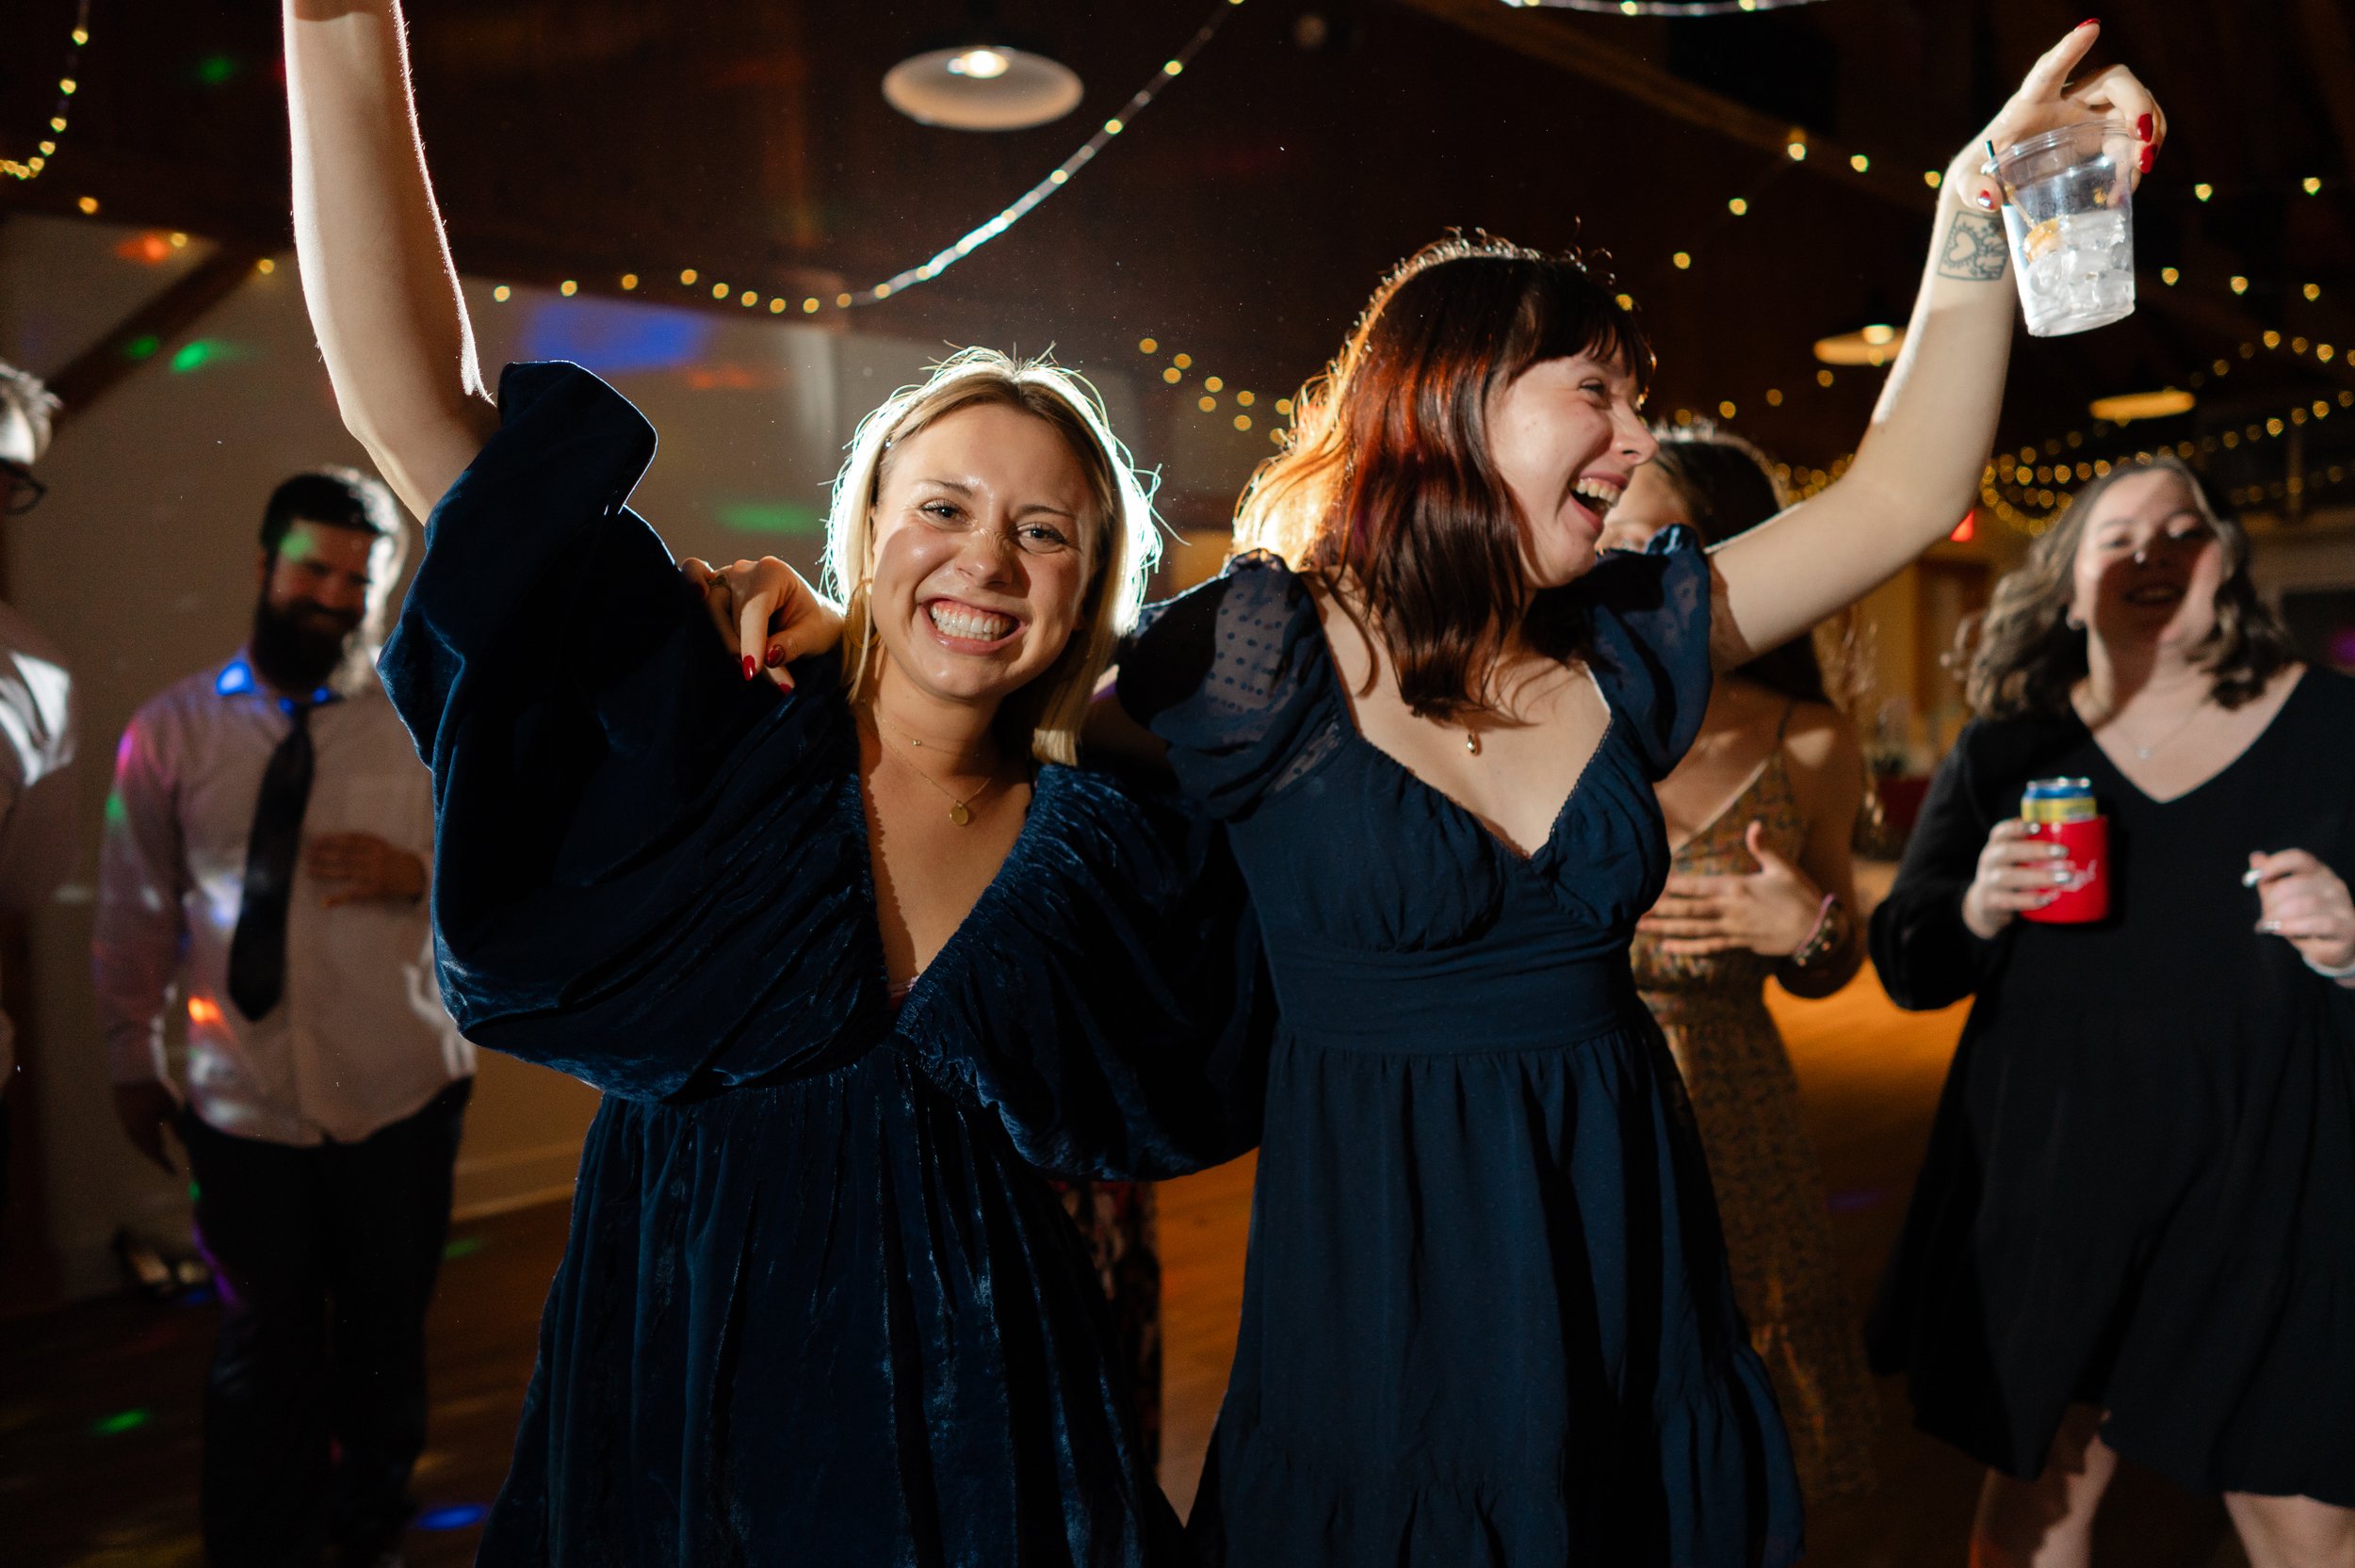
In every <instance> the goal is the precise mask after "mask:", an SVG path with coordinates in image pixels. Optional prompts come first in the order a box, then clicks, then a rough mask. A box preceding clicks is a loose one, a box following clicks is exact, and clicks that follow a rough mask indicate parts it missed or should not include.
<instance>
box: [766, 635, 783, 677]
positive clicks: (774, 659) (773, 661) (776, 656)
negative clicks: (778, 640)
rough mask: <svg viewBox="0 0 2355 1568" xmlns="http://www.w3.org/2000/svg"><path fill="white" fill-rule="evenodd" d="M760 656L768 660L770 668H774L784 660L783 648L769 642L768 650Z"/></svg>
mask: <svg viewBox="0 0 2355 1568" xmlns="http://www.w3.org/2000/svg"><path fill="white" fill-rule="evenodd" d="M761 657H762V658H764V659H766V660H767V661H768V664H769V668H770V669H771V670H774V669H775V668H776V667H777V666H778V665H780V664H783V663H784V662H785V650H784V649H783V648H781V647H779V646H778V645H777V644H775V643H773V642H772V643H771V644H769V651H768V652H767V653H766V654H763V655H761Z"/></svg>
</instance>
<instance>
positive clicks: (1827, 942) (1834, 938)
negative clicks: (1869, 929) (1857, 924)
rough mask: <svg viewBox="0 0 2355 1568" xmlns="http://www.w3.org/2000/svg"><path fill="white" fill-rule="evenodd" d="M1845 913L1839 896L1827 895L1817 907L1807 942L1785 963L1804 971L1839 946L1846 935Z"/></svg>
mask: <svg viewBox="0 0 2355 1568" xmlns="http://www.w3.org/2000/svg"><path fill="white" fill-rule="evenodd" d="M1843 913H1845V912H1844V911H1843V908H1842V905H1841V902H1840V895H1839V894H1837V893H1827V894H1825V895H1824V901H1823V902H1822V903H1821V904H1819V905H1817V906H1816V910H1815V924H1814V926H1813V927H1811V929H1809V931H1808V933H1807V938H1806V940H1805V941H1803V942H1801V943H1800V944H1799V945H1798V946H1796V947H1794V948H1792V949H1791V956H1790V957H1788V958H1786V959H1784V960H1783V962H1785V963H1788V964H1789V965H1791V967H1792V968H1794V969H1804V968H1806V967H1807V966H1808V965H1809V964H1811V963H1813V962H1815V961H1816V960H1818V959H1820V958H1822V957H1823V956H1824V955H1825V954H1827V953H1828V952H1830V951H1831V950H1832V949H1833V948H1835V947H1837V946H1840V944H1841V941H1842V940H1843V935H1844V932H1843V926H1844V924H1845V922H1844V921H1843V919H1842V915H1843Z"/></svg>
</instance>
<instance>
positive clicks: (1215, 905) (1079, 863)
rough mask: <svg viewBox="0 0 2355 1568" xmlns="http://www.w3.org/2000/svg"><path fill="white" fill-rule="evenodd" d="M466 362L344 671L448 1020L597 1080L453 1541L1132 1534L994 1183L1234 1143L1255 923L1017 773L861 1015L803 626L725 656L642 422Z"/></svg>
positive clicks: (1251, 1094) (1055, 774)
mask: <svg viewBox="0 0 2355 1568" xmlns="http://www.w3.org/2000/svg"><path fill="white" fill-rule="evenodd" d="M500 394H501V406H502V410H503V413H504V428H502V430H501V431H500V432H499V433H498V434H497V435H496V436H495V437H494V438H493V439H492V440H491V442H490V444H489V445H487V446H486V447H485V448H484V449H483V451H482V453H481V455H480V456H479V458H478V459H477V460H476V461H475V462H474V464H473V465H472V466H471V467H470V468H469V469H468V470H467V471H466V473H465V474H464V475H463V477H461V478H460V479H459V481H458V482H457V484H456V485H455V486H454V487H452V489H451V490H450V492H449V493H448V494H447V496H445V497H444V498H443V500H442V503H441V505H440V506H439V507H438V508H437V509H436V510H435V513H434V518H433V522H432V525H431V527H430V533H429V545H428V550H427V554H426V558H425V561H424V563H423V565H422V567H421V569H420V570H419V573H418V575H417V581H416V586H415V588H414V590H413V591H412V593H411V594H410V597H409V600H408V603H407V606H406V607H405V609H404V611H403V614H402V616H401V620H400V624H399V627H398V633H397V635H396V636H395V637H394V638H393V639H392V640H391V642H390V643H389V644H388V646H387V648H386V650H385V654H384V659H383V671H384V677H385V682H386V685H387V686H388V687H390V689H391V691H392V693H393V696H394V699H395V701H396V702H397V703H398V704H399V706H400V709H401V711H402V713H403V715H404V716H405V717H406V719H407V720H408V722H409V724H410V727H411V729H412V732H413V733H414V736H416V739H417V743H418V746H419V749H420V750H421V751H422V752H424V753H425V755H426V756H427V758H428V759H429V760H430V763H431V765H432V768H433V780H434V792H435V803H436V808H437V811H438V814H439V820H440V833H439V842H438V845H437V848H436V859H435V881H434V894H433V897H434V909H433V913H434V922H435V929H436V932H437V935H438V938H439V941H440V947H441V963H442V977H443V985H444V990H445V994H446V995H447V998H448V1001H449V1004H450V1007H451V1010H453V1011H454V1012H455V1014H456V1015H457V1018H458V1021H459V1022H460V1024H461V1025H463V1026H464V1028H465V1030H466V1032H467V1034H468V1035H469V1036H471V1037H472V1038H473V1039H474V1040H476V1041H478V1042H479V1043H481V1044H483V1045H487V1046H491V1047H494V1048H495V1049H498V1050H503V1051H507V1052H511V1053H512V1054H513V1055H516V1056H519V1057H522V1058H525V1059H528V1060H531V1061H538V1062H544V1063H545V1064H547V1065H549V1066H552V1067H555V1068H558V1069H560V1070H562V1071H564V1072H567V1073H571V1074H575V1075H578V1076H580V1077H582V1078H585V1079H587V1080H589V1081H590V1082H592V1083H593V1084H596V1085H597V1086H599V1087H600V1088H602V1089H603V1090H604V1091H606V1097H605V1102H604V1105H603V1107H602V1108H601V1109H600V1110H599V1112H598V1114H597V1117H596V1121H595V1123H594V1124H593V1126H592V1128H591V1129H590V1132H589V1136H588V1141H587V1146H586V1148H585V1149H584V1150H583V1152H582V1156H581V1164H580V1173H579V1179H578V1184H577V1188H576V1190H575V1195H574V1202H573V1220H572V1232H571V1237H570V1241H569V1243H568V1245H567V1247H566V1250H565V1254H564V1260H563V1264H562V1267H561V1268H560V1270H559V1272H558V1274H557V1278H556V1281H555V1283H554V1285H553V1288H552V1289H551V1290H550V1292H549V1296H548V1301H547V1308H546V1313H545V1316H544V1320H543V1324H542V1330H541V1341H540V1354H539V1365H538V1367H537V1369H536V1370H535V1372H534V1373H533V1376H532V1381H531V1385H530V1390H529V1393H528V1398H527V1399H526V1402H525V1407H524V1414H523V1420H522V1425H521V1430H520V1431H519V1433H518V1435H517V1441H516V1451H515V1456H514V1460H513V1464H512V1470H511V1472H510V1474H509V1477H508V1480H507V1484H506V1486H505V1488H504V1489H503V1490H502V1492H501V1493H500V1495H499V1498H498V1502H497V1505H496V1507H495V1509H494V1510H493V1512H492V1517H491V1519H490V1522H489V1524H488V1527H487V1528H486V1531H485V1534H484V1537H483V1542H482V1546H481V1555H480V1557H479V1561H480V1562H482V1563H485V1564H493V1565H498V1568H505V1565H509V1564H536V1563H577V1564H584V1565H587V1564H593V1565H596V1568H610V1565H613V1564H654V1563H662V1564H677V1565H698V1564H722V1563H725V1564H739V1563H755V1564H757V1563H780V1564H781V1563H795V1564H800V1563H825V1564H844V1565H865V1564H885V1563H888V1564H895V1565H896V1564H908V1565H927V1564H971V1565H976V1568H980V1565H988V1568H1005V1565H1011V1564H1017V1563H1018V1564H1023V1565H1026V1568H1027V1565H1031V1564H1088V1565H1096V1564H1123V1565H1127V1564H1143V1563H1162V1562H1167V1561H1169V1560H1171V1556H1172V1553H1173V1552H1174V1551H1175V1550H1177V1549H1178V1547H1177V1526H1176V1521H1175V1519H1174V1517H1173V1516H1172V1514H1171V1512H1170V1510H1169V1507H1168V1504H1167V1502H1166V1501H1165V1500H1164V1499H1163V1497H1162V1496H1161V1492H1160V1489H1159V1487H1158V1486H1157V1485H1156V1483H1155V1480H1154V1479H1153V1476H1152V1474H1151V1471H1150V1468H1149V1467H1148V1466H1147V1464H1146V1463H1145V1462H1144V1460H1143V1458H1142V1456H1141V1454H1140V1452H1139V1448H1138V1443H1137V1434H1136V1431H1135V1424H1134V1420H1133V1416H1132V1414H1131V1412H1130V1410H1129V1403H1128V1391H1127V1387H1126V1383H1127V1379H1126V1375H1125V1373H1124V1371H1123V1370H1122V1369H1121V1367H1120V1366H1119V1358H1118V1356H1117V1355H1116V1354H1115V1353H1114V1352H1113V1350H1111V1337H1110V1334H1109V1331H1108V1326H1107V1324H1106V1322H1105V1312H1104V1302H1103V1298H1102V1295H1101V1292H1100V1291H1099V1290H1098V1288H1097V1285H1096V1281H1095V1279H1094V1278H1093V1276H1092V1274H1091V1272H1090V1269H1089V1264H1088V1259H1087V1258H1086V1256H1085V1254H1084V1253H1083V1251H1082V1250H1081V1248H1080V1245H1079V1241H1078V1237H1077V1236H1076V1235H1075V1233H1074V1231H1073V1229H1072V1226H1071V1222H1070V1220H1068V1219H1067V1218H1066V1217H1065V1215H1064V1212H1063V1210H1062V1207H1061V1205H1060V1204H1059V1203H1058V1202H1057V1200H1056V1198H1055V1196H1054V1194H1053V1193H1052V1192H1051V1191H1050V1190H1049V1189H1048V1186H1047V1184H1046V1182H1045V1180H1044V1179H1043V1178H1042V1177H1041V1175H1040V1174H1039V1173H1038V1172H1040V1171H1048V1172H1057V1173H1067V1174H1074V1175H1096V1176H1108V1177H1118V1178H1137V1177H1153V1176H1161V1175H1166V1174H1171V1173H1174V1172H1182V1171H1186V1170H1191V1169H1194V1168H1196V1167H1198V1166H1200V1165H1201V1164H1203V1163H1205V1162H1208V1161H1210V1160H1213V1159H1216V1158H1222V1157H1226V1156H1228V1155H1231V1154H1233V1153H1235V1152H1237V1150H1238V1146H1239V1145H1240V1144H1242V1143H1243V1142H1244V1141H1246V1136H1247V1133H1246V1131H1239V1130H1238V1123H1237V1122H1235V1121H1233V1120H1230V1118H1229V1115H1228V1112H1227V1105H1226V1101H1225V1100H1223V1099H1221V1098H1220V1096H1219V1095H1218V1094H1217V1093H1215V1092H1214V1091H1212V1088H1211V1079H1210V1077H1209V1076H1208V1075H1207V1072H1206V1068H1207V1066H1208V1064H1209V1053H1210V1049H1211V1047H1212V1045H1213V1044H1214V1041H1213V1040H1212V1033H1213V1029H1214V1026H1215V1025H1216V1024H1217V1023H1218V1022H1220V1021H1221V1020H1223V1019H1224V1018H1225V1017H1226V1016H1227V1014H1228V1012H1229V1010H1230V1009H1235V1008H1240V1007H1242V1003H1241V1002H1239V1001H1238V998H1239V997H1245V996H1247V994H1248V982H1249V975H1250V964H1249V962H1248V958H1249V954H1250V953H1251V952H1252V951H1254V950H1256V949H1254V948H1253V947H1252V946H1251V944H1250V942H1249V940H1248V933H1247V931H1242V930H1239V929H1237V927H1236V925H1235V917H1234V911H1235V910H1236V909H1237V908H1239V907H1240V906H1241V904H1242V897H1241V892H1240V888H1239V887H1238V886H1237V885H1235V883H1234V881H1233V878H1232V873H1231V868H1229V869H1228V870H1227V871H1226V872H1225V873H1222V871H1221V869H1220V867H1221V864H1222V863H1220V862H1219V861H1218V860H1217V859H1216V858H1215V857H1216V854H1217V848H1216V842H1215V838H1214V836H1213V835H1212V834H1210V832H1207V831H1205V830H1201V829H1198V828H1191V827H1189V825H1188V824H1187V822H1186V821H1185V819H1184V818H1183V816H1180V815H1179V814H1178V813H1176V812H1174V811H1167V810H1161V809H1156V808H1154V807H1151V806H1148V805H1146V804H1145V803H1143V802H1141V801H1140V800H1138V799H1135V798H1133V797H1132V796H1131V795H1130V794H1129V793H1128V792H1127V791H1124V789H1122V788H1121V787H1119V786H1118V785H1116V784H1114V783H1113V782H1111V781H1109V780H1107V779H1105V778H1103V777H1100V776H1097V775H1094V774H1089V773H1084V772H1081V771H1079V770H1076V769H1071V768H1046V769H1045V770H1044V771H1043V772H1042V773H1041V775H1040V776H1039V779H1038V782H1037V786H1036V790H1035V793H1034V796H1033V799H1032V801H1031V811H1030V816H1029V818H1028V820H1027V822H1026V824H1025V826H1024V828H1023V830H1022V832H1021V836H1020V838H1019V839H1018V841H1017V842H1016V843H1015V847H1014V849H1013V851H1012V853H1011V854H1010V855H1009V856H1008V858H1007V860H1006V863H1005V865H1004V867H1003V869H1002V870H1001V871H1000V872H999V876H998V877H997V879H996V881H994V882H993V883H992V884H991V886H990V887H989V889H988V891H987V892H985V893H984V894H983V897H982V898H981V901H980V902H979V903H978V904H977V905H976V906H975V908H974V911H973V913H971V915H970V916H968V917H967V919H966V921H965V923H964V925H963V926H962V927H961V928H960V929H958V930H957V932H956V934H955V935H954V936H953V937H952V938H951V939H950V943H949V945H948V946H946V947H945V948H944V949H943V950H942V951H941V953H940V954H939V956H938V957H937V958H936V959H934V961H933V962H932V963H931V964H930V965H929V966H928V967H927V968H926V969H925V971H924V973H923V974H922V975H921V976H920V977H918V979H917V981H916V984H915V987H914V989H913V991H912V992H911V993H910V994H908V996H907V998H906V1000H905V1002H904V1004H903V1005H902V1006H901V1008H900V1009H899V1010H897V1011H896V1012H895V1010H894V1009H893V1006H892V1000H891V998H890V996H889V994H888V990H889V988H888V985H887V981H886V978H885V969H884V959H883V949H882V943H881V938H880V936H879V934H878V931H877V927H876V920H875V896H874V889H873V885H872V881H871V870H870V863H869V855H868V848H867V835H866V828H865V817H864V812H863V808H862V804H861V800H860V786H859V779H858V741H857V734H856V729H855V726H854V723H853V717H852V714H851V712H850V709H849V708H848V706H847V704H846V703H844V702H843V700H842V697H841V695H840V682H839V676H838V670H837V668H836V665H835V663H834V661H833V660H832V659H831V658H827V659H820V660H811V661H809V662H808V663H806V664H805V665H804V666H802V667H800V668H798V669H797V671H796V674H797V678H798V683H799V690H800V695H799V696H797V697H793V698H787V697H785V696H783V695H781V694H780V693H779V692H778V691H777V690H776V689H775V688H774V687H771V684H770V683H769V682H767V681H755V682H747V681H745V680H744V679H743V678H742V675H741V673H740V671H739V669H738V667H737V664H736V661H735V659H734V658H733V656H732V655H730V654H729V652H728V651H727V650H726V649H725V648H724V647H723V646H722V644H721V642H720V639H718V638H717V637H716V636H714V635H713V633H712V630H711V627H710V624H709V622H708V621H707V619H706V617H705V613H704V610H703V608H702V605H701V601H700V600H699V599H698V597H697V596H696V595H695V593H694V592H693V591H692V590H690V589H689V588H688V587H687V586H686V585H685V584H684V582H683V581H682V580H681V579H680V577H679V575H678V574H677V572H676V570H675V569H674V565H673V563H672V560H671V558H670V555H669V554H668V552H667V551H666V550H665V549H664V547H663V544H662V542H661V541H660V540H659V539H658V537H657V536H656V535H655V533H654V532H653V530H652V529H650V528H649V527H648V526H647V525H645V524H644V523H643V522H642V521H640V520H639V519H638V518H637V517H636V516H635V515H634V514H632V513H631V512H629V511H628V510H627V509H625V500H626V498H627V496H628V494H629V492H630V490H631V488H632V487H633V486H634V485H635V484H636V482H637V480H638V478H639V476H640V475H641V474H642V472H643V470H644V468H645V466H646V463H647V461H648V460H649V458H650V457H651V456H652V453H653V448H654V439H653V431H652V429H651V428H649V427H648V426H647V425H646V423H645V421H644V420H643V419H642V417H640V415H639V414H638V412H637V411H636V410H634V409H632V408H631V407H630V406H629V404H628V403H626V402H625V401H624V400H623V399H622V398H621V396H619V395H617V394H616V393H614V392H613V391H612V390H611V389H610V388H609V387H607V386H606V385H605V384H604V383H603V382H601V381H599V380H596V379H595V378H594V377H593V376H591V375H589V374H588V373H587V372H585V371H581V370H578V369H577V368H574V367H572V366H567V365H519V366H513V367H511V368H510V369H509V371H508V373H507V375H506V377H505V379H504V380H503V382H502V384H501V388H500ZM1236 1015H1237V1016H1241V1015H1242V1014H1241V1013H1237V1014H1236ZM1206 1020H1207V1022H1206ZM1256 1093H1257V1091H1256V1086H1252V1085H1250V1084H1249V1083H1248V1081H1247V1079H1246V1080H1245V1086H1244V1087H1243V1088H1242V1090H1241V1091H1239V1094H1240V1100H1241V1103H1242V1105H1243V1106H1244V1107H1246V1114H1245V1116H1244V1117H1243V1121H1242V1125H1243V1126H1244V1127H1245V1128H1246V1129H1247V1107H1249V1106H1251V1105H1252V1104H1255V1103H1256Z"/></svg>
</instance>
